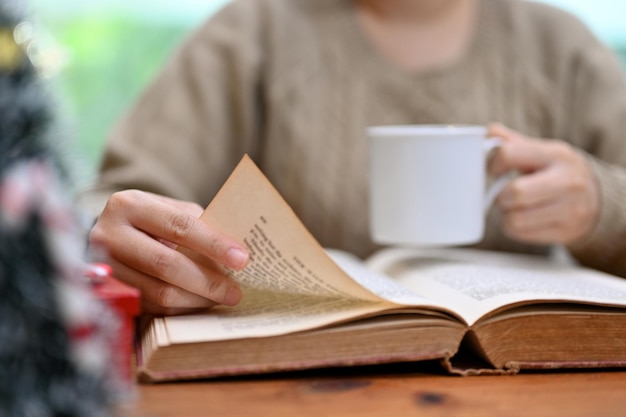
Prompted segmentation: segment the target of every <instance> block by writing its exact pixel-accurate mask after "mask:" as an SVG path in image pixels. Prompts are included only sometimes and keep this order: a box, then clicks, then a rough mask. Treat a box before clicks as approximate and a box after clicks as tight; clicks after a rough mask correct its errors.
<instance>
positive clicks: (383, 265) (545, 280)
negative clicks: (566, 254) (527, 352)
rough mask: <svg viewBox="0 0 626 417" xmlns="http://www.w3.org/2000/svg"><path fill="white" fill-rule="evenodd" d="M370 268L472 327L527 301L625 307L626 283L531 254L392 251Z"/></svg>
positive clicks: (373, 260) (377, 258)
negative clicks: (440, 305) (493, 313)
mask: <svg viewBox="0 0 626 417" xmlns="http://www.w3.org/2000/svg"><path fill="white" fill-rule="evenodd" d="M368 266H369V267H371V268H372V269H375V270H378V271H382V272H384V273H386V274H387V275H389V276H392V277H394V279H395V280H396V281H397V282H398V284H400V285H403V286H405V287H407V288H410V289H411V290H412V291H413V292H415V293H417V294H419V295H422V296H423V297H425V298H432V299H437V300H440V301H441V302H442V303H444V304H445V305H446V306H448V308H450V309H454V310H456V311H458V312H459V314H460V315H461V316H462V317H463V318H464V320H465V321H466V322H467V323H468V324H470V325H471V324H473V323H475V322H476V321H477V320H479V319H480V318H481V317H483V316H485V315H487V314H488V313H489V312H491V311H493V310H496V309H499V308H502V307H504V306H507V305H510V304H517V303H527V302H529V301H533V302H580V303H588V304H597V305H605V306H626V280H624V279H621V278H618V277H614V276H611V275H608V274H604V273H601V272H598V271H595V270H590V269H586V268H580V267H576V266H573V265H563V264H559V263H553V262H550V261H549V260H547V259H544V258H540V257H536V256H530V255H515V254H505V253H499V252H489V251H481V250H472V249H399V248H396V249H388V250H384V251H382V252H380V253H378V254H377V255H375V256H374V257H372V258H371V259H370V260H369V261H368Z"/></svg>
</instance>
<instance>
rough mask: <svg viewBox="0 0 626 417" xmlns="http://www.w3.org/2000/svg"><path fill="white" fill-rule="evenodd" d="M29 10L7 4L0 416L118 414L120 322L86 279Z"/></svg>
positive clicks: (2, 61) (0, 30) (1, 1)
mask: <svg viewBox="0 0 626 417" xmlns="http://www.w3.org/2000/svg"><path fill="white" fill-rule="evenodd" d="M27 15H28V14H27V10H26V5H25V3H24V1H23V0H0V417H4V416H16V417H21V416H24V417H48V416H50V417H56V416H59V417H61V416H63V417H74V416H76V417H78V416H81V417H86V416H98V417H100V416H109V415H110V414H111V411H110V410H111V405H112V402H113V401H114V396H113V393H114V390H115V387H114V385H115V378H114V376H112V375H110V373H109V369H110V366H109V365H108V364H109V363H110V359H111V356H110V355H111V352H109V351H108V350H107V349H108V346H110V343H109V342H110V340H109V339H110V338H111V337H112V335H113V333H114V332H115V326H116V321H115V318H114V317H113V315H112V314H111V313H110V312H109V310H108V309H107V308H106V306H104V305H103V304H102V303H100V302H99V300H98V299H97V298H96V297H95V296H94V295H93V292H92V291H91V287H90V283H89V282H88V281H87V280H86V279H85V276H84V275H85V268H86V266H85V265H86V264H85V262H84V261H83V258H82V256H83V250H84V248H83V233H82V231H81V230H80V229H81V227H80V225H79V224H80V222H79V221H78V216H77V213H76V211H75V210H73V207H72V205H71V199H70V196H69V193H68V192H67V190H68V189H69V187H68V182H69V179H68V175H67V172H66V171H65V170H64V169H63V164H62V163H61V162H60V159H59V157H58V155H57V154H58V151H56V150H55V148H54V146H53V142H52V139H53V138H52V137H51V135H52V128H51V127H52V126H51V125H52V124H53V120H54V117H53V115H54V112H53V107H54V106H53V104H52V102H51V100H50V97H49V96H48V95H47V94H46V91H45V88H44V84H43V82H42V80H41V79H40V77H38V73H37V70H36V68H35V67H34V66H33V65H32V63H31V60H30V59H29V54H28V46H27V45H26V42H25V39H24V37H23V34H22V33H20V30H21V29H22V28H23V26H20V25H23V24H24V17H25V16H27Z"/></svg>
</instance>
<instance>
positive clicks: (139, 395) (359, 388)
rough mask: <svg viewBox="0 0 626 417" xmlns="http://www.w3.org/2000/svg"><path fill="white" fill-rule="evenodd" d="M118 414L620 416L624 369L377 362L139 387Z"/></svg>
mask: <svg viewBox="0 0 626 417" xmlns="http://www.w3.org/2000/svg"><path fill="white" fill-rule="evenodd" d="M121 415H122V416H123V417H170V416H181V417H196V416H198V417H200V416H202V417H205V416H209V417H216V416H272V417H282V416H290V417H291V416H294V417H305V416H315V417H326V416H355V417H356V416H358V417H365V416H383V417H387V416H389V417H396V416H398V417H405V416H451V417H454V416H524V417H535V416H590V417H596V416H598V417H610V416H626V371H610V370H607V371H600V372H589V371H580V372H554V373H528V374H520V375H513V376H475V377H459V376H450V375H443V374H442V373H441V372H438V371H433V370H429V369H427V370H423V369H422V370H416V371H412V370H409V371H398V369H394V368H391V369H385V368H383V369H378V370H376V371H371V370H343V371H341V370H340V371H334V372H329V371H321V372H314V373H308V374H307V373H305V374H300V375H288V376H285V375H283V376H269V377H257V378H240V379H231V380H220V381H200V382H177V383H168V384H158V385H138V386H137V387H136V392H135V396H134V398H133V399H131V400H130V401H129V402H128V403H127V404H126V405H125V406H124V407H123V408H122V413H121Z"/></svg>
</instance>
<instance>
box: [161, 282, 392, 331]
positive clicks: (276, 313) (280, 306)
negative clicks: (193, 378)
mask: <svg viewBox="0 0 626 417" xmlns="http://www.w3.org/2000/svg"><path fill="white" fill-rule="evenodd" d="M243 293H244V297H243V300H242V301H241V303H239V304H238V305H236V306H234V307H225V306H218V307H215V308H213V309H211V310H208V311H207V312H206V313H205V314H194V315H189V316H174V317H166V318H165V319H164V320H165V326H166V328H167V331H168V341H169V343H194V342H205V341H216V340H228V339H241V338H249V337H267V336H277V335H281V334H286V333H292V332H296V331H301V330H309V329H313V328H319V327H322V326H325V325H328V324H334V323H338V322H342V321H346V320H352V319H356V318H360V317H366V316H369V315H372V314H375V313H379V312H381V311H384V310H387V309H389V308H391V307H394V306H393V305H390V304H389V303H386V302H382V301H381V302H373V301H369V300H360V299H358V298H343V297H318V296H311V295H305V294H294V293H284V292H276V291H264V290H258V289H251V288H244V291H243Z"/></svg>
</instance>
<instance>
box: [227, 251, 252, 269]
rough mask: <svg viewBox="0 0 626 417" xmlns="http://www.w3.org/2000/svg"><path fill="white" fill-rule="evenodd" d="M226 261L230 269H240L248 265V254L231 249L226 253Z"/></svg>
mask: <svg viewBox="0 0 626 417" xmlns="http://www.w3.org/2000/svg"><path fill="white" fill-rule="evenodd" d="M226 261H227V262H228V265H227V266H229V267H231V268H235V269H240V268H243V267H244V266H246V264H247V263H248V254H247V253H246V252H244V251H242V250H241V249H238V248H231V249H229V250H228V252H226Z"/></svg>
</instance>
